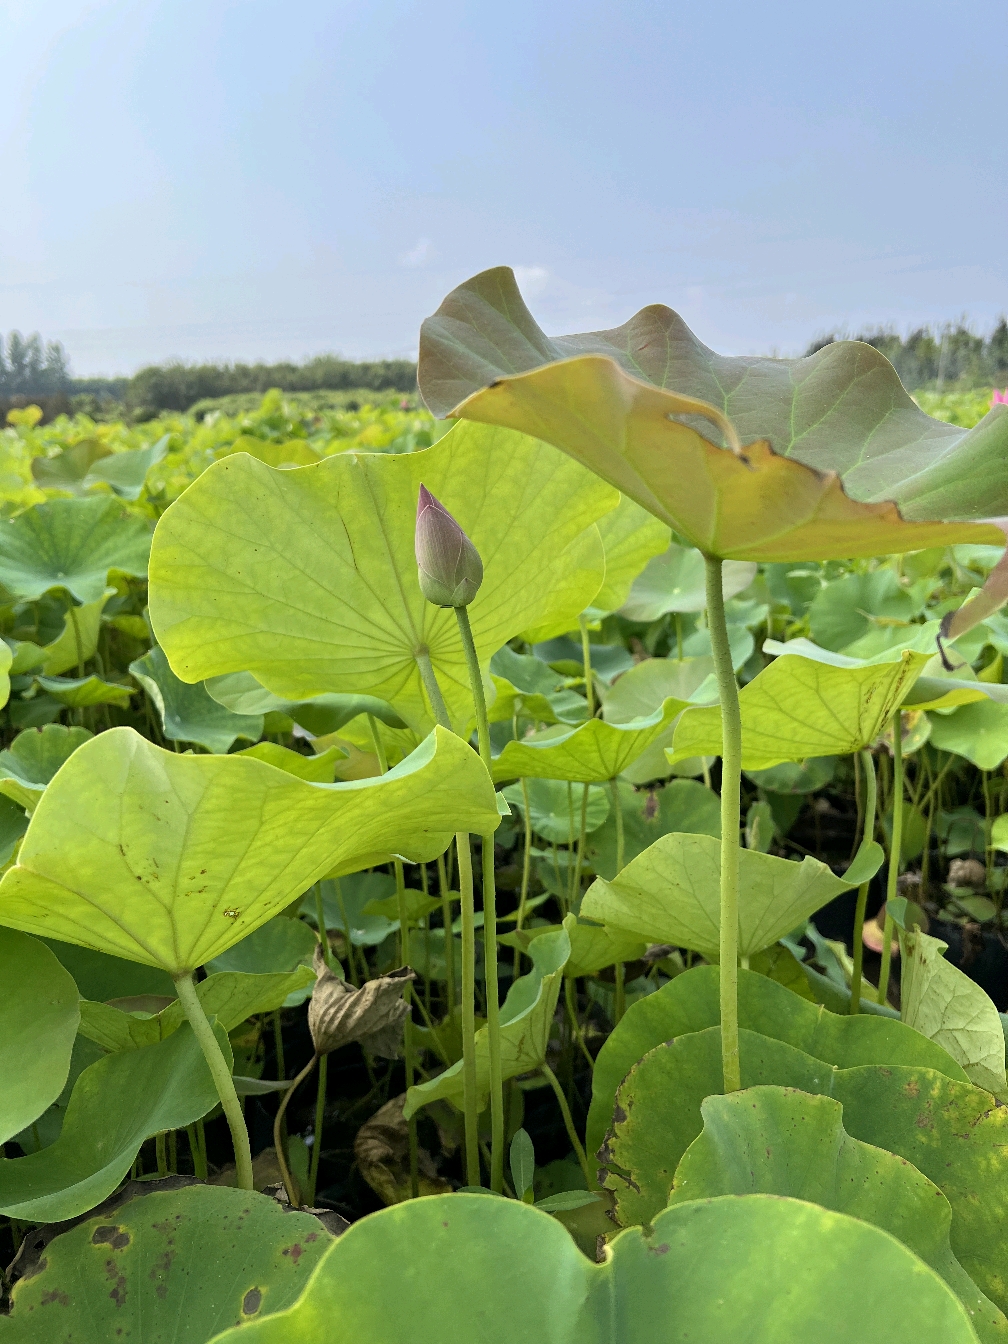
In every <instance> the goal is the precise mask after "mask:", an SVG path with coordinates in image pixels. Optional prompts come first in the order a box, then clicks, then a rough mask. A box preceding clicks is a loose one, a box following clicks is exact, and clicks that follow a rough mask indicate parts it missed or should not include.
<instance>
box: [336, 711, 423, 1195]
mask: <svg viewBox="0 0 1008 1344" xmlns="http://www.w3.org/2000/svg"><path fill="white" fill-rule="evenodd" d="M367 721H368V727H369V728H370V729H371V740H372V742H373V743H374V748H375V755H376V756H377V757H378V768H379V769H380V770H381V772H382V774H383V775H384V774H387V773H388V753H387V752H386V750H385V744H384V743H383V742H382V740H381V733H380V732H379V730H378V723H377V721H376V719H375V716H374V715H373V714H369V715H368V716H367ZM395 884H396V896H397V897H398V900H399V962H400V965H402V966H405V965H406V964H407V963H408V962H409V917H408V914H407V910H406V879H405V877H404V876H403V866H402V861H401V860H400V859H396V860H395ZM349 937H350V929H349V926H347V939H348V940H349ZM403 998H404V999H405V1000H406V1002H407V1003H408V1004H410V1005H411V1006H412V1003H413V986H412V984H410V982H409V981H407V982H406V989H405V991H404V994H403ZM322 1064H323V1066H324V1065H325V1059H324V1058H323V1060H322ZM403 1064H404V1067H405V1071H406V1090H407V1092H408V1091H409V1089H410V1088H411V1087H412V1086H413V1076H414V1070H413V1014H412V1012H411V1013H410V1015H409V1017H407V1019H406V1021H405V1023H404V1025H403ZM323 1076H324V1071H323V1069H320V1070H319V1080H320V1082H319V1085H320V1087H321V1080H322V1078H323ZM320 1126H321V1116H320V1115H319V1113H318V1111H316V1132H317V1131H318V1129H319V1128H320ZM407 1133H408V1136H409V1166H410V1192H411V1194H412V1197H413V1198H414V1199H416V1198H417V1196H418V1195H419V1194H420V1174H419V1171H420V1169H419V1166H418V1145H417V1125H416V1118H415V1117H413V1118H411V1119H410V1120H409V1122H408V1124H407ZM314 1162H315V1152H313V1153H312V1163H313V1165H314ZM314 1189H315V1187H314V1183H312V1185H311V1190H312V1195H313V1196H314Z"/></svg>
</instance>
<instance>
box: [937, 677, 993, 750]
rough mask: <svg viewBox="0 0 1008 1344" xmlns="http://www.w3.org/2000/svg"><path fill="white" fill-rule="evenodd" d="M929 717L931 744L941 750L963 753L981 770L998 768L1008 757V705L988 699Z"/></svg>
mask: <svg viewBox="0 0 1008 1344" xmlns="http://www.w3.org/2000/svg"><path fill="white" fill-rule="evenodd" d="M977 685H978V686H979V685H982V683H980V682H978V683H977ZM995 689H996V688H995ZM930 717H931V738H930V741H931V745H932V746H934V747H937V748H938V749H939V751H950V752H954V753H955V755H957V756H964V757H965V758H966V760H968V761H972V762H973V764H974V765H975V766H977V768H978V769H980V770H995V769H997V767H998V766H999V765H1000V764H1001V762H1002V761H1003V760H1004V759H1005V757H1006V756H1008V704H997V703H996V702H995V701H993V700H991V699H986V698H985V699H983V700H977V701H975V702H974V703H973V704H966V705H961V706H960V707H959V708H958V709H956V710H955V711H954V712H953V713H951V714H948V715H944V714H934V715H931V716H930Z"/></svg>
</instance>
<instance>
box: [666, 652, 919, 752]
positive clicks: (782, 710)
mask: <svg viewBox="0 0 1008 1344" xmlns="http://www.w3.org/2000/svg"><path fill="white" fill-rule="evenodd" d="M768 646H769V647H768ZM764 649H766V651H767V652H772V653H776V654H777V655H778V656H777V657H776V658H775V659H774V661H773V662H772V663H771V664H770V665H769V667H765V668H764V669H763V671H762V672H760V673H759V674H758V675H757V676H755V677H753V679H752V681H750V682H749V683H748V685H746V686H743V688H742V690H741V692H740V693H739V705H740V707H741V710H742V764H743V766H744V767H745V769H746V770H764V769H766V768H767V767H769V766H771V765H779V764H780V763H781V762H782V761H803V760H805V759H806V758H807V757H809V756H849V755H851V754H852V753H853V752H855V751H860V750H861V748H862V747H864V746H866V745H868V744H869V743H871V742H874V740H875V738H876V737H878V735H879V734H880V733H881V731H882V729H883V728H884V726H885V724H886V722H887V720H888V719H889V718H890V716H891V715H892V713H893V711H894V710H895V708H896V706H897V705H898V704H900V702H901V701H902V700H903V698H904V696H905V695H906V693H907V691H908V690H909V688H910V687H911V686H912V685H913V683H914V682H915V681H916V679H917V677H918V676H919V675H920V673H921V671H922V670H923V668H924V667H925V665H926V664H927V663H928V661H929V657H930V655H929V654H926V653H918V652H915V651H912V650H909V649H906V650H903V651H902V652H900V651H895V650H894V651H891V652H887V653H883V654H880V655H878V657H876V658H874V659H871V660H868V661H862V660H861V659H856V658H846V657H845V656H844V655H843V654H839V653H829V652H827V651H826V650H823V649H817V648H816V647H815V646H814V645H811V644H809V643H808V641H807V640H804V639H793V640H791V641H789V642H788V643H787V644H775V643H772V642H771V641H769V640H768V641H766V644H764ZM813 650H814V652H813ZM720 754H721V711H720V708H719V707H718V706H716V705H715V706H711V707H704V708H696V709H690V710H687V711H686V712H685V713H684V714H683V716H682V718H681V719H680V720H679V723H678V724H677V725H676V730H675V738H674V741H673V748H672V751H671V752H670V753H669V757H670V759H671V760H673V761H676V760H682V759H683V758H684V757H687V756H711V755H715V756H720Z"/></svg>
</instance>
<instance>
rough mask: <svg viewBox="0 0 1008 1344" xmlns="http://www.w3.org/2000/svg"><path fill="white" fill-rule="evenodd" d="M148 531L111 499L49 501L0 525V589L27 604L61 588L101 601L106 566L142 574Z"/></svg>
mask: <svg viewBox="0 0 1008 1344" xmlns="http://www.w3.org/2000/svg"><path fill="white" fill-rule="evenodd" d="M150 544H151V534H150V531H149V529H148V527H147V524H146V523H145V522H144V521H143V519H142V518H135V517H132V516H131V515H130V514H127V513H124V512H123V508H122V505H121V504H119V503H117V501H116V500H113V499H52V500H49V502H48V503H46V504H36V505H34V506H33V507H32V508H30V509H26V510H25V511H24V513H20V514H18V516H17V517H16V518H11V519H9V520H8V521H7V522H4V523H0V587H2V588H3V590H4V591H5V592H6V593H7V595H8V600H11V601H19V602H31V601H33V600H34V599H35V598H38V597H41V596H42V595H43V593H47V592H49V590H50V589H52V588H65V589H66V590H67V592H69V593H71V594H72V595H73V596H74V597H75V598H76V599H77V600H78V602H83V603H90V602H97V601H99V600H100V599H101V597H102V594H103V593H104V591H105V586H106V583H107V581H108V575H109V570H111V569H117V570H120V571H121V572H122V573H124V574H133V575H136V576H137V577H139V578H142V577H144V576H145V575H146V573H147V557H148V556H149V554H150Z"/></svg>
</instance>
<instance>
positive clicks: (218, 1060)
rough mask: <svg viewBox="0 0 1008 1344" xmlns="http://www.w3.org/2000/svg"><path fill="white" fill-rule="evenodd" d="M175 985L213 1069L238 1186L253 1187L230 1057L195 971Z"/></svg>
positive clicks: (178, 978)
mask: <svg viewBox="0 0 1008 1344" xmlns="http://www.w3.org/2000/svg"><path fill="white" fill-rule="evenodd" d="M175 989H176V991H177V993H178V997H179V1003H181V1005H182V1008H183V1011H184V1012H185V1015H186V1017H187V1018H188V1020H189V1025H190V1026H191V1027H192V1029H193V1035H194V1036H195V1037H196V1039H197V1041H199V1043H200V1048H201V1050H202V1051H203V1057H204V1059H205V1060H206V1062H207V1067H208V1068H209V1069H210V1075H211V1077H212V1078H213V1080H214V1085H215V1086H216V1088H217V1095H218V1097H220V1103H221V1106H222V1107H223V1109H224V1114H225V1116H226V1117H227V1122H228V1126H229V1127H230V1130H231V1142H232V1143H233V1144H234V1155H235V1172H236V1179H237V1183H238V1189H239V1190H251V1189H252V1149H251V1146H250V1144H249V1136H248V1130H247V1129H246V1127H245V1115H244V1112H243V1111H242V1107H241V1102H240V1101H239V1100H238V1093H237V1092H236V1091H235V1085H234V1078H233V1077H232V1076H231V1069H230V1068H229V1066H228V1062H227V1060H226V1059H225V1058H224V1055H223V1053H222V1051H221V1048H220V1046H219V1045H218V1043H217V1037H216V1036H215V1035H214V1032H213V1028H212V1027H211V1025H210V1023H209V1022H208V1021H207V1015H206V1013H205V1012H204V1011H203V1005H202V1004H201V1003H200V1001H199V996H198V995H197V993H196V986H195V985H194V984H193V978H192V972H189V974H188V975H180V976H178V977H177V978H176V980H175Z"/></svg>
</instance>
